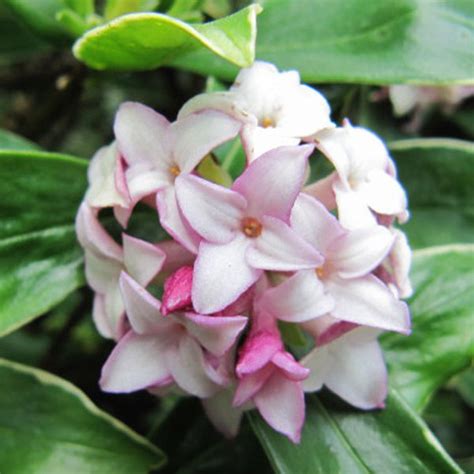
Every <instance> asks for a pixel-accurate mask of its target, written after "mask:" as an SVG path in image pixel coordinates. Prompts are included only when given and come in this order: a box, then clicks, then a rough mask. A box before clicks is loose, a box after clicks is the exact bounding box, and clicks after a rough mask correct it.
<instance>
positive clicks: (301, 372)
mask: <svg viewBox="0 0 474 474" xmlns="http://www.w3.org/2000/svg"><path fill="white" fill-rule="evenodd" d="M272 363H273V364H274V365H275V366H276V367H278V368H279V369H280V370H281V371H282V372H283V374H284V376H285V377H286V378H288V379H290V380H293V381H297V382H301V381H302V380H304V379H306V378H307V377H308V375H309V369H307V368H306V367H303V366H302V365H301V364H299V363H298V362H296V360H295V358H294V357H293V356H292V355H291V354H290V353H289V352H283V351H279V352H277V353H276V354H275V355H274V356H273V357H272Z"/></svg>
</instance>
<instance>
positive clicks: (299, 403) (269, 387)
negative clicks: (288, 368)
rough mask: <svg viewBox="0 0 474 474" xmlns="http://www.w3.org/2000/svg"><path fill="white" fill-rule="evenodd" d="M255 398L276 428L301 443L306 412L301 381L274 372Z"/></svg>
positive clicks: (258, 405)
mask: <svg viewBox="0 0 474 474" xmlns="http://www.w3.org/2000/svg"><path fill="white" fill-rule="evenodd" d="M253 400H254V402H255V405H256V406H257V408H258V411H259V412H260V414H261V415H262V417H263V418H264V419H265V421H266V422H267V423H268V424H269V425H270V426H271V427H272V428H273V429H274V430H276V431H278V432H279V433H282V434H284V435H285V436H287V437H288V438H289V439H290V440H291V441H293V442H294V443H299V441H300V437H301V429H302V428H303V423H304V414H305V403H304V393H303V389H302V387H301V384H300V383H299V382H293V381H292V380H288V379H287V378H285V377H283V376H281V375H280V374H278V373H274V374H273V375H272V376H271V377H270V378H269V379H268V380H267V382H266V383H265V385H264V386H263V387H262V388H261V389H260V390H259V392H258V393H257V394H256V395H255V396H254V397H253Z"/></svg>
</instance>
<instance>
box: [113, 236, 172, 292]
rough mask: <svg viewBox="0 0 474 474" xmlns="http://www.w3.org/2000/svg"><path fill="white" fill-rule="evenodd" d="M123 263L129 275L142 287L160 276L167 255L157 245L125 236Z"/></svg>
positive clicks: (123, 237) (123, 238)
mask: <svg viewBox="0 0 474 474" xmlns="http://www.w3.org/2000/svg"><path fill="white" fill-rule="evenodd" d="M122 240H123V263H124V266H125V269H126V271H127V273H128V274H129V275H130V276H131V277H132V278H133V279H134V280H135V281H137V282H138V283H139V284H140V285H141V286H146V285H148V283H150V281H151V280H152V279H153V278H154V277H155V276H156V275H157V274H158V272H159V271H160V270H161V267H162V266H163V263H164V261H165V258H166V255H165V253H164V252H163V251H162V250H161V249H160V248H159V247H157V246H156V245H153V244H150V243H149V242H145V241H144V240H140V239H137V238H135V237H131V236H129V235H126V234H123V235H122Z"/></svg>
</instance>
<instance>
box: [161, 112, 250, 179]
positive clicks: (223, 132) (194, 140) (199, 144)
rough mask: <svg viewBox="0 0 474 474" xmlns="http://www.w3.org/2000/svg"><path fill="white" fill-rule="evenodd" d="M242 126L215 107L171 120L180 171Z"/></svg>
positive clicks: (174, 149)
mask: <svg viewBox="0 0 474 474" xmlns="http://www.w3.org/2000/svg"><path fill="white" fill-rule="evenodd" d="M241 126H242V124H241V123H240V122H239V121H238V120H235V119H233V118H231V117H229V116H228V115H226V114H224V113H222V112H218V111H216V110H205V111H202V112H198V113H194V114H192V115H189V116H187V117H185V118H182V119H180V120H178V121H177V122H174V123H173V124H171V127H170V132H171V140H172V147H173V156H174V158H175V160H176V162H177V165H178V166H179V168H180V170H181V172H183V173H190V172H191V171H193V170H194V168H195V167H196V166H197V165H198V163H199V162H200V161H201V160H202V159H203V158H204V157H205V156H206V155H207V154H208V153H209V152H210V151H212V150H213V149H214V148H216V147H217V146H219V145H221V144H222V143H224V142H226V141H227V140H230V139H231V138H234V137H235V136H236V135H237V134H238V133H239V130H240V128H241Z"/></svg>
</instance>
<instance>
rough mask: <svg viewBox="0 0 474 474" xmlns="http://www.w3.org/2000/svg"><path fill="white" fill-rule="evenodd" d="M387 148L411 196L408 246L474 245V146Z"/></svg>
mask: <svg viewBox="0 0 474 474" xmlns="http://www.w3.org/2000/svg"><path fill="white" fill-rule="evenodd" d="M389 145H390V151H391V153H392V156H393V157H394V158H395V160H396V163H397V168H398V171H399V178H400V180H401V182H402V184H403V186H404V187H405V188H406V189H407V192H408V198H409V208H410V212H411V214H412V216H411V219H410V220H409V221H408V223H407V224H406V225H405V226H404V227H403V230H404V231H405V232H407V234H408V236H409V239H410V245H411V246H412V247H414V248H421V247H428V246H433V245H442V244H449V243H452V242H469V243H472V242H474V189H473V183H474V145H473V144H472V143H469V142H466V141H462V140H450V139H442V138H441V139H434V138H428V139H411V140H400V141H396V142H392V143H390V144H389ZM441 223H442V224H441Z"/></svg>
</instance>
